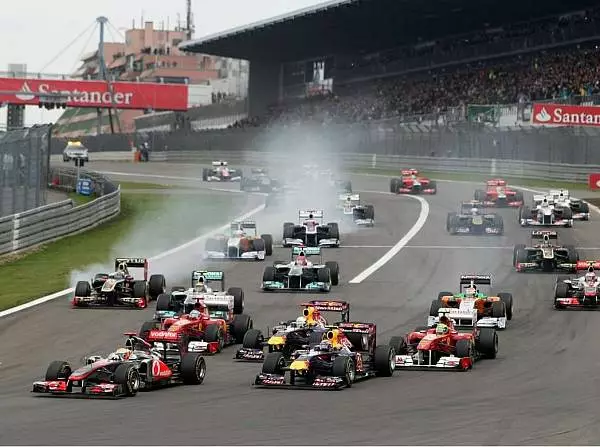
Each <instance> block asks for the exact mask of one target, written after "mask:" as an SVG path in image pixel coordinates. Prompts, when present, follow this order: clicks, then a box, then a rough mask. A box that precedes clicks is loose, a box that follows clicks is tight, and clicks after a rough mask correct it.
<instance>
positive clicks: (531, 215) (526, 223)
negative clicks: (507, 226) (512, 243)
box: [519, 195, 573, 228]
mask: <svg viewBox="0 0 600 447" xmlns="http://www.w3.org/2000/svg"><path fill="white" fill-rule="evenodd" d="M533 201H534V207H533V208H531V207H529V206H523V207H522V208H521V209H520V210H519V223H520V224H521V226H522V227H530V226H538V227H565V228H570V227H572V226H573V213H572V212H571V208H563V207H557V206H555V204H554V198H553V197H552V196H543V195H536V196H533Z"/></svg>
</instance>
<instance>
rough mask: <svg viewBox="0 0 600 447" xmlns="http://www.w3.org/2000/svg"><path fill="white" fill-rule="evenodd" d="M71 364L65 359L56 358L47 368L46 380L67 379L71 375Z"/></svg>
mask: <svg viewBox="0 0 600 447" xmlns="http://www.w3.org/2000/svg"><path fill="white" fill-rule="evenodd" d="M71 372H72V370H71V365H69V363H68V362H65V361H63V360H55V361H53V362H51V363H50V364H49V365H48V368H47V369H46V381H48V382H50V381H54V380H61V379H67V378H69V376H70V375H71Z"/></svg>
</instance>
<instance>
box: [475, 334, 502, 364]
mask: <svg viewBox="0 0 600 447" xmlns="http://www.w3.org/2000/svg"><path fill="white" fill-rule="evenodd" d="M475 349H477V351H478V352H479V353H481V355H482V356H483V357H484V358H486V359H495V358H496V356H497V355H498V332H496V329H494V328H491V327H482V328H480V329H479V336H478V337H477V340H476V341H475Z"/></svg>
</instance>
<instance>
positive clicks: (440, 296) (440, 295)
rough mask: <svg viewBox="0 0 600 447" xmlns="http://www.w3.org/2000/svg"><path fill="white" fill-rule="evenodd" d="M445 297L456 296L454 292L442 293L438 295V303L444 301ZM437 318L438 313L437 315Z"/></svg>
mask: <svg viewBox="0 0 600 447" xmlns="http://www.w3.org/2000/svg"><path fill="white" fill-rule="evenodd" d="M445 296H454V294H453V293H452V292H440V293H438V301H442V298H444V297H445ZM435 315H436V316H437V313H436V314H435Z"/></svg>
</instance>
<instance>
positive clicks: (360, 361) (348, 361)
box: [254, 323, 395, 390]
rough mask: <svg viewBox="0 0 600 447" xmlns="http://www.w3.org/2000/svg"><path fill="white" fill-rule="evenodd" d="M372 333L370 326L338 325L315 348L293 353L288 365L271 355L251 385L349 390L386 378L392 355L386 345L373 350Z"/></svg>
mask: <svg viewBox="0 0 600 447" xmlns="http://www.w3.org/2000/svg"><path fill="white" fill-rule="evenodd" d="M376 332H377V328H376V326H375V324H373V323H340V324H339V325H338V326H337V327H335V328H331V329H330V330H328V331H327V332H326V333H325V334H324V335H323V340H322V341H321V342H320V343H319V344H317V345H313V346H308V347H307V348H305V349H303V350H298V351H296V352H295V353H293V354H292V362H291V363H290V364H289V365H287V363H286V361H285V357H284V355H283V353H282V352H271V353H269V354H267V356H266V357H265V361H264V363H263V367H262V372H261V373H260V374H257V376H256V378H255V379H254V385H256V386H259V387H264V388H309V389H325V390H339V389H342V388H350V387H351V386H352V385H353V384H354V382H355V381H357V380H363V379H367V378H371V377H390V376H392V374H393V373H394V369H395V368H394V358H395V351H394V349H393V348H392V347H390V346H387V345H380V346H377V343H376V342H377V337H376ZM286 376H287V380H286ZM286 382H287V383H286Z"/></svg>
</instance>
